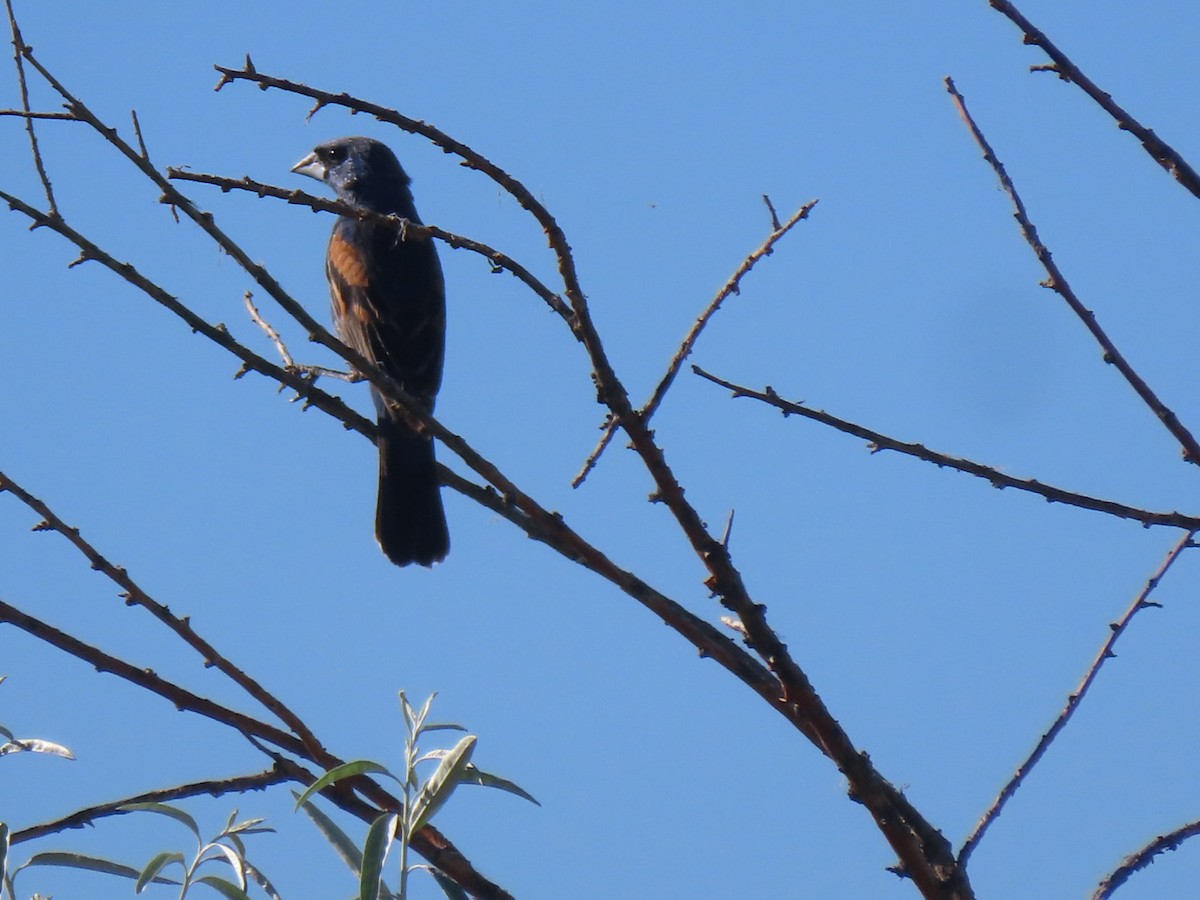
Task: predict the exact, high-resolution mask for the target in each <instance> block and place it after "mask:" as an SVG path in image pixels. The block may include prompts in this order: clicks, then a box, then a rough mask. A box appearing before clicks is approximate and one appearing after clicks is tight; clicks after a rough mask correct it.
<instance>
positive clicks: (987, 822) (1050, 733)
mask: <svg viewBox="0 0 1200 900" xmlns="http://www.w3.org/2000/svg"><path fill="white" fill-rule="evenodd" d="M1195 536H1196V532H1195V531H1189V532H1188V533H1187V534H1185V535H1184V536H1183V537H1181V538H1180V539H1179V542H1178V543H1177V544H1176V545H1175V546H1174V547H1172V548H1171V551H1170V552H1169V553H1168V554H1167V556H1166V558H1165V559H1164V560H1163V561H1162V565H1160V566H1159V567H1158V570H1157V571H1156V572H1155V573H1154V574H1153V575H1151V576H1150V578H1149V580H1147V581H1146V584H1145V586H1144V587H1143V588H1142V590H1141V591H1140V592H1139V593H1138V595H1137V596H1136V597H1135V598H1134V599H1133V602H1132V603H1131V604H1130V605H1129V608H1128V609H1126V610H1125V613H1124V614H1123V615H1122V616H1121V618H1119V619H1118V620H1117V621H1115V622H1113V623H1111V624H1110V625H1109V626H1108V627H1109V635H1108V638H1107V639H1106V640H1105V641H1104V644H1103V645H1102V646H1101V647H1100V650H1099V652H1098V653H1097V654H1096V657H1095V659H1093V660H1092V664H1091V665H1090V666H1089V667H1088V670H1087V672H1086V673H1085V674H1084V676H1083V680H1082V681H1080V682H1079V686H1078V687H1076V688H1075V690H1074V692H1073V693H1071V694H1070V695H1069V696H1068V697H1067V703H1066V706H1064V707H1063V710H1062V712H1060V713H1059V714H1058V718H1056V719H1055V720H1054V723H1053V724H1052V725H1051V726H1050V728H1049V729H1047V731H1046V733H1045V734H1043V735H1042V737H1041V739H1040V740H1039V741H1038V742H1037V746H1036V747H1034V748H1033V752H1032V753H1030V754H1029V756H1028V758H1027V759H1026V760H1025V761H1024V762H1023V763H1021V765H1020V766H1018V767H1017V771H1016V773H1015V774H1014V775H1013V777H1012V778H1011V779H1010V780H1009V782H1008V784H1006V785H1004V787H1003V788H1002V789H1001V791H1000V793H999V794H997V795H996V799H995V800H993V801H992V805H991V806H989V807H988V809H987V812H985V813H984V814H983V817H982V818H981V819H980V820H979V822H978V824H976V826H975V828H974V830H973V831H972V832H971V834H970V835H969V836H968V837H967V839H966V840H965V841H964V842H963V846H962V850H960V851H959V853H958V864H959V865H960V866H965V865H966V864H967V860H968V859H970V857H971V854H972V852H974V850H975V848H976V847H977V846H978V845H979V841H980V840H981V839H982V838H983V836H984V834H985V833H986V832H987V830H988V828H989V827H990V826H991V824H992V823H993V822H994V821H996V818H997V817H998V816H999V815H1000V813H1001V812H1002V811H1003V810H1004V805H1005V804H1006V803H1008V801H1009V800H1010V799H1011V798H1012V796H1013V794H1015V793H1016V792H1017V789H1018V788H1019V787H1020V786H1021V784H1022V783H1023V782H1024V781H1025V779H1026V778H1027V777H1028V775H1029V773H1030V772H1031V771H1032V770H1033V767H1034V766H1036V765H1037V764H1038V761H1039V760H1041V758H1042V756H1043V755H1045V753H1046V751H1047V750H1048V749H1049V748H1050V745H1051V744H1052V743H1053V742H1054V739H1055V738H1056V737H1058V733H1059V732H1060V731H1062V730H1063V728H1065V727H1066V725H1067V722H1068V721H1070V719H1071V716H1072V715H1074V713H1075V710H1076V709H1078V708H1079V704H1080V703H1082V702H1083V698H1084V697H1085V696H1086V695H1087V692H1088V689H1089V688H1090V687H1091V686H1092V682H1094V681H1095V680H1096V676H1097V675H1099V674H1100V667H1101V666H1103V665H1104V663H1105V662H1106V661H1107V660H1109V659H1111V658H1112V657H1114V656H1116V654H1115V653H1114V652H1113V648H1114V647H1115V646H1116V643H1117V640H1118V639H1119V638H1120V637H1121V635H1122V634H1124V633H1125V629H1126V628H1128V627H1129V623H1130V621H1132V619H1133V617H1134V616H1135V615H1137V614H1138V613H1139V612H1141V611H1142V610H1143V609H1146V608H1147V607H1151V606H1156V607H1157V606H1161V605H1162V604H1161V603H1156V602H1154V601H1152V600H1151V599H1150V595H1151V594H1152V593H1153V592H1154V589H1155V588H1156V587H1158V583H1159V582H1160V581H1161V580H1162V579H1163V577H1164V576H1165V575H1166V574H1167V572H1168V571H1169V570H1170V568H1171V566H1172V565H1174V563H1175V560H1177V559H1179V557H1180V555H1181V554H1182V553H1183V551H1184V550H1186V549H1188V548H1189V547H1195V546H1196V545H1195V544H1194V543H1193V538H1195Z"/></svg>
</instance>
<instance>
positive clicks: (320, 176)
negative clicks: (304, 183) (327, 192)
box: [292, 152, 325, 181]
mask: <svg viewBox="0 0 1200 900" xmlns="http://www.w3.org/2000/svg"><path fill="white" fill-rule="evenodd" d="M292 171H293V172H295V173H296V174H297V175H307V176H308V177H309V178H315V179H317V181H324V180H325V166H324V164H323V163H322V162H321V160H319V159H317V154H316V153H315V152H314V153H310V154H308V156H306V157H304V159H302V160H300V162H298V163H296V164H295V165H294V166H292Z"/></svg>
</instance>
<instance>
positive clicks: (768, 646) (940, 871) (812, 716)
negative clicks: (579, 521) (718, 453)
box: [217, 59, 972, 898]
mask: <svg viewBox="0 0 1200 900" xmlns="http://www.w3.org/2000/svg"><path fill="white" fill-rule="evenodd" d="M217 70H218V71H219V72H221V74H222V77H221V80H220V82H219V83H218V84H217V89H218V90H219V89H220V88H221V87H223V86H224V85H226V84H228V83H230V82H231V81H237V80H244V81H250V82H252V83H255V84H257V85H259V87H260V88H263V89H264V90H265V89H268V88H278V89H281V90H285V91H288V92H291V93H295V94H298V95H301V96H306V97H310V98H312V99H313V100H315V101H317V102H316V106H315V107H314V111H315V110H317V109H320V108H321V107H323V106H326V105H336V106H342V107H344V108H347V109H351V110H357V111H359V112H363V113H366V114H368V115H373V116H375V117H376V118H378V119H380V120H381V121H385V122H389V123H391V124H394V125H396V126H397V127H399V128H401V129H403V130H405V131H408V132H411V133H414V134H420V135H423V136H425V137H426V138H427V139H429V140H430V141H432V142H433V143H434V144H436V145H437V146H440V147H441V148H442V149H444V150H446V151H447V152H449V153H455V154H456V155H458V156H460V157H461V158H462V159H463V161H464V164H465V165H467V166H468V167H469V168H475V169H478V170H480V171H482V172H484V173H485V174H487V175H488V176H489V177H491V178H492V179H493V180H494V181H496V183H497V184H499V185H500V186H501V187H503V188H504V189H505V190H507V191H509V192H510V193H512V194H513V196H514V197H516V198H517V201H518V202H519V203H520V204H521V206H522V207H524V208H525V209H527V210H528V211H529V212H530V213H531V214H532V215H533V216H534V218H535V219H537V221H538V223H539V224H540V225H541V226H542V228H543V230H544V231H545V233H546V234H547V238H548V240H549V242H550V246H551V248H552V249H553V251H554V253H555V256H556V258H557V259H558V267H559V273H560V275H561V276H562V279H563V284H564V287H565V296H566V298H567V301H568V303H569V304H570V307H571V311H572V313H573V319H572V321H571V323H570V324H571V328H572V331H573V332H574V334H575V336H576V337H577V338H578V340H579V341H580V342H581V343H582V344H583V345H584V348H585V349H586V351H587V354H588V357H589V359H590V360H591V364H592V377H593V379H594V382H595V385H596V390H597V398H598V399H599V401H600V402H601V403H603V404H604V405H606V406H607V407H608V408H609V410H610V411H611V413H612V416H613V418H614V420H615V421H616V422H617V423H618V424H620V426H621V427H622V428H623V429H624V430H625V432H626V433H627V434H628V435H629V438H630V443H631V444H632V446H633V449H634V451H635V452H636V453H637V454H638V455H639V456H640V457H641V458H642V461H643V463H644V465H645V466H646V469H647V471H648V472H649V473H650V476H651V478H652V479H653V480H654V483H655V491H654V493H653V494H652V495H651V499H652V500H658V501H661V502H662V503H663V504H665V505H666V506H667V508H668V509H669V510H670V511H671V514H672V515H673V516H674V517H675V520H676V521H677V522H678V524H679V527H680V528H681V530H682V531H683V533H684V535H685V536H686V537H687V539H688V541H689V543H690V544H691V546H692V549H693V551H694V552H695V554H696V556H697V558H698V559H699V560H700V561H701V563H702V564H703V566H704V567H705V568H706V569H707V570H708V572H709V577H708V578H707V579H706V580H705V584H706V586H707V587H708V588H709V589H710V590H711V591H713V592H714V593H715V594H716V595H717V596H718V597H719V598H720V602H721V604H722V605H723V606H724V607H725V608H726V609H728V610H730V611H731V612H734V613H735V614H736V615H737V617H738V618H739V619H740V620H741V622H742V624H743V626H744V627H745V633H746V635H747V636H748V641H747V643H748V645H749V646H750V647H751V648H752V649H753V650H754V651H755V652H756V653H757V654H758V655H759V657H760V658H761V659H762V660H763V661H764V662H765V664H766V666H767V669H768V670H769V671H770V672H771V673H773V675H774V676H775V677H776V678H777V679H778V686H779V688H781V689H782V698H780V697H778V696H776V697H774V698H770V697H768V699H769V700H770V701H771V702H772V705H773V706H774V707H775V708H776V709H777V710H779V711H780V712H783V713H784V714H785V716H786V717H787V718H788V720H789V721H791V722H792V723H793V724H794V725H795V727H797V728H799V729H800V730H801V731H802V732H803V733H804V734H806V735H808V736H809V737H810V739H812V740H813V741H814V743H815V744H816V745H817V747H818V748H819V749H821V751H822V752H824V753H826V754H827V755H829V756H830V757H831V758H832V759H833V760H834V761H835V762H836V764H837V765H838V768H839V769H840V770H841V771H842V773H843V774H844V775H845V776H846V778H847V780H848V781H849V782H850V786H851V791H852V792H853V795H854V796H855V797H856V798H857V799H858V800H859V801H861V802H862V803H863V804H864V805H865V806H866V807H867V809H868V810H869V811H870V813H871V815H872V817H873V818H874V819H875V822H876V824H877V826H878V827H879V829H880V830H881V831H882V832H883V834H884V836H885V838H886V839H887V840H888V842H889V843H890V844H891V846H892V847H893V849H894V850H895V851H896V853H897V854H898V855H899V856H900V858H901V861H902V865H901V867H902V869H903V870H904V871H905V873H906V874H908V875H909V876H910V877H911V878H913V880H914V882H915V883H916V884H917V886H918V888H919V889H920V890H921V891H922V892H923V893H924V894H925V895H926V896H930V897H933V896H939V897H940V896H953V897H962V898H966V897H969V896H972V894H971V889H970V885H969V883H968V882H967V878H966V873H965V871H963V870H961V869H959V868H958V867H957V866H956V865H955V863H954V857H953V852H952V850H951V848H950V845H949V842H947V841H946V840H945V838H943V837H942V836H941V834H940V833H938V831H937V830H936V829H935V828H933V827H932V826H931V825H930V824H929V823H928V822H926V821H925V820H924V819H923V818H922V817H921V816H920V815H919V814H918V813H917V811H916V810H915V809H914V808H913V807H912V806H911V805H910V804H908V802H907V801H906V800H905V799H904V797H903V795H902V794H901V793H900V792H899V791H898V790H896V788H895V787H893V786H892V785H891V784H889V783H888V782H887V781H886V779H884V778H883V777H882V776H881V775H880V774H879V773H878V772H877V771H876V770H875V768H874V767H873V766H872V765H871V762H870V760H869V759H868V758H867V757H866V756H865V755H864V754H860V753H859V752H858V750H857V748H856V747H855V746H854V743H853V742H852V741H851V740H850V738H849V736H848V735H847V734H846V732H845V731H844V730H843V729H842V727H841V725H840V724H839V723H838V722H837V720H836V719H834V717H833V716H832V715H831V714H830V713H829V711H828V709H826V707H825V705H824V703H823V702H822V701H821V699H820V697H819V696H818V695H817V693H816V691H815V690H814V689H813V687H812V685H811V684H810V682H809V680H808V677H807V676H806V675H805V673H804V672H803V671H802V670H801V668H800V667H799V666H798V665H797V664H796V662H795V660H793V659H792V657H791V655H790V652H789V650H788V648H787V645H786V644H785V643H784V642H783V641H782V640H780V639H779V636H778V635H777V634H775V632H774V631H773V630H772V629H771V628H770V627H769V626H768V625H767V621H766V607H765V606H764V605H763V604H761V603H756V602H754V601H753V600H752V599H751V598H750V595H749V593H748V591H747V589H746V586H745V584H744V583H743V580H742V576H741V573H740V572H739V571H738V570H737V568H736V567H735V566H734V565H733V560H732V558H731V556H730V553H729V550H728V548H726V547H724V546H723V545H722V544H721V543H720V541H718V540H717V539H716V538H715V537H714V536H713V535H712V534H710V533H709V531H708V528H707V526H706V525H705V523H704V520H703V519H702V518H701V516H700V515H699V513H698V512H697V511H696V509H695V508H694V507H693V506H692V505H691V504H690V503H689V502H688V501H687V500H686V499H685V497H684V490H683V487H682V486H681V485H680V484H679V482H678V480H677V479H676V478H675V475H674V473H673V472H672V471H671V468H670V466H669V465H668V463H667V461H666V458H665V456H664V454H663V452H662V450H661V448H659V447H658V445H657V444H656V443H655V441H654V437H653V434H652V432H651V431H650V430H649V428H648V427H647V425H646V423H645V422H643V421H642V419H641V417H640V416H639V415H638V414H637V412H636V411H635V410H634V409H633V406H632V404H631V403H630V400H629V394H628V391H627V390H626V389H625V386H624V385H623V384H622V382H621V381H620V379H619V378H618V377H617V374H616V372H615V371H614V369H613V367H612V365H611V363H610V362H609V360H608V357H607V354H606V352H605V350H604V347H603V343H602V341H601V339H600V335H599V333H598V332H597V330H596V327H595V324H594V323H593V321H592V319H591V313H590V310H589V309H588V305H587V300H586V298H585V296H584V294H583V291H582V289H581V287H580V284H579V280H578V276H577V274H576V271H575V263H574V259H573V257H572V255H571V252H570V247H569V245H568V244H567V242H566V238H565V236H564V235H563V233H562V230H561V229H560V228H559V226H558V224H557V222H556V221H555V220H554V218H553V217H552V216H550V214H549V212H548V211H547V210H546V209H545V207H543V206H542V205H541V204H540V203H539V202H538V201H537V200H536V199H534V197H533V196H532V194H531V193H530V192H529V191H528V189H527V188H525V187H524V185H522V184H520V183H519V182H517V181H516V180H515V179H513V178H512V177H511V176H509V175H508V174H507V173H506V172H504V171H503V170H502V169H500V168H499V167H498V166H496V165H495V164H494V163H492V162H490V161H489V160H487V159H486V158H484V157H483V156H482V155H480V154H478V153H476V152H475V151H473V150H471V149H470V148H469V147H466V146H465V145H464V144H461V143H460V142H458V141H455V140H454V139H452V138H450V137H449V136H448V135H446V134H444V133H443V132H441V131H439V130H438V129H436V128H433V127H432V126H429V125H427V124H426V123H424V122H418V121H416V120H414V119H409V118H408V117H406V116H402V115H400V114H399V113H398V112H396V111H395V110H389V109H386V108H384V107H381V106H377V105H375V104H371V103H366V102H364V101H361V100H358V99H356V98H353V97H350V96H349V95H348V94H338V95H335V94H331V93H328V92H326V91H320V90H317V89H314V88H310V87H308V86H307V85H302V84H298V83H296V82H290V81H286V80H284V79H279V78H274V77H272V76H268V75H263V74H261V73H259V72H258V71H257V70H255V69H254V67H253V65H252V64H251V63H250V61H249V60H248V59H247V62H246V65H245V66H244V67H243V68H242V69H230V68H225V67H222V66H218V67H217ZM289 311H290V310H289ZM322 342H324V341H322ZM342 355H343V358H346V359H348V360H349V361H350V362H351V363H352V364H354V365H356V366H357V360H355V359H351V357H350V356H349V355H348V354H342ZM358 367H359V368H360V370H361V367H360V366H358ZM373 368H374V367H370V369H365V370H362V371H364V374H367V375H368V377H370V379H371V382H372V383H373V384H375V385H376V386H377V387H380V389H381V391H382V392H383V393H384V394H385V395H386V396H388V397H389V398H392V399H397V400H398V401H399V402H400V403H401V405H402V406H403V407H404V408H405V409H406V411H409V412H411V411H412V404H411V403H409V402H408V401H409V398H408V397H407V395H405V394H404V393H403V392H402V391H399V390H398V388H397V387H396V386H394V385H393V384H391V383H390V379H386V378H384V377H382V373H379V372H377V371H372V369H373ZM414 418H416V419H417V420H418V421H420V422H421V423H422V424H423V425H424V426H425V427H426V428H427V429H428V430H429V432H430V433H431V434H433V435H434V436H436V437H437V438H438V439H439V440H440V441H441V442H442V443H444V444H446V446H447V447H449V448H450V449H451V450H452V451H453V452H455V453H457V454H458V455H459V456H460V458H462V459H463V461H464V462H465V463H467V465H468V466H470V467H471V468H472V469H474V470H475V471H476V472H478V473H479V474H480V475H481V476H483V477H484V478H485V479H486V480H487V481H489V482H490V483H492V484H494V485H495V486H496V487H497V488H498V489H499V490H500V491H501V493H503V494H505V495H506V496H507V497H508V499H510V500H511V501H512V502H514V503H515V504H516V505H517V506H518V507H520V508H521V509H522V511H523V512H525V513H527V514H528V515H529V516H530V517H531V518H534V519H535V520H543V521H544V522H545V525H546V527H547V528H548V529H550V530H553V529H554V528H556V527H560V526H561V523H560V521H558V520H556V519H555V518H553V517H551V518H549V519H544V517H545V516H546V515H547V513H546V512H545V510H543V509H541V507H539V506H537V505H536V504H535V503H534V502H533V501H532V499H530V498H528V497H527V496H526V495H524V494H522V493H520V492H517V491H516V488H515V486H512V485H511V483H509V482H505V483H501V481H499V480H498V479H499V478H501V476H500V473H499V472H498V471H497V470H496V469H495V467H494V466H491V465H490V464H488V463H486V461H485V460H483V459H482V458H481V457H478V455H477V454H474V452H473V451H471V450H470V448H469V447H467V446H466V444H465V442H463V441H462V439H461V438H459V437H458V436H457V435H454V434H451V433H450V432H448V431H445V429H443V428H442V426H441V425H440V424H439V423H438V422H437V421H436V420H435V419H433V418H432V417H428V416H425V415H422V414H420V412H419V411H417V414H416V415H415V416H414ZM589 549H590V548H589ZM605 562H607V560H605ZM669 624H672V625H673V627H674V622H670V623H669ZM704 627H705V628H706V629H707V628H709V627H710V626H708V625H707V623H705V624H704ZM681 633H682V632H681ZM713 633H714V634H719V633H717V632H715V630H714V632H713ZM721 637H723V635H722V636H721ZM723 649H724V648H723ZM760 695H763V696H764V697H766V696H767V695H765V694H762V692H761V691H760ZM780 700H782V703H781V702H780Z"/></svg>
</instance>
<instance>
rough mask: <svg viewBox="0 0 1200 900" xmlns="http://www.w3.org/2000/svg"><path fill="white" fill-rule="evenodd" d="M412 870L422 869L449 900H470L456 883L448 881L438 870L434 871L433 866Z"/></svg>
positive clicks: (415, 867)
mask: <svg viewBox="0 0 1200 900" xmlns="http://www.w3.org/2000/svg"><path fill="white" fill-rule="evenodd" d="M413 868H414V869H423V870H424V871H426V872H428V873H429V874H430V875H432V876H433V880H434V881H436V882H437V883H438V887H440V888H441V889H442V893H443V894H445V895H446V896H447V897H449V898H450V900H471V895H470V894H468V893H467V892H466V891H464V890H463V889H462V888H460V887H459V886H458V884H457V883H456V882H454V881H452V880H450V878H449V877H447V876H446V875H445V874H444V873H442V872H441V871H439V870H438V869H435V868H434V867H433V866H413Z"/></svg>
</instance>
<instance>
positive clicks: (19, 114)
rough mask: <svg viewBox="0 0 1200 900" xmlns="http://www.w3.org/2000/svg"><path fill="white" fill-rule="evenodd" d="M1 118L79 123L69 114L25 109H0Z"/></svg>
mask: <svg viewBox="0 0 1200 900" xmlns="http://www.w3.org/2000/svg"><path fill="white" fill-rule="evenodd" d="M0 116H8V117H10V118H18V119H47V120H51V121H59V122H78V121H79V119H78V118H76V117H75V116H73V115H71V114H70V113H69V112H32V111H30V110H25V109H0Z"/></svg>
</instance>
